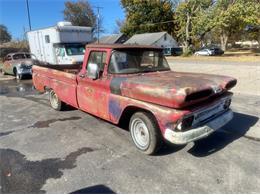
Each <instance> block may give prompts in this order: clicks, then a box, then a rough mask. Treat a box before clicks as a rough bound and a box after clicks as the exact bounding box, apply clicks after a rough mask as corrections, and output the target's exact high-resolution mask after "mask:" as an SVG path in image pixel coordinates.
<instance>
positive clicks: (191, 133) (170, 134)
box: [164, 110, 233, 144]
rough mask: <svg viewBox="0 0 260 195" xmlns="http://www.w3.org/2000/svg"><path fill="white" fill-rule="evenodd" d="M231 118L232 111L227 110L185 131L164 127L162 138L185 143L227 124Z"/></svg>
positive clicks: (174, 142) (205, 135)
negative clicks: (201, 124)
mask: <svg viewBox="0 0 260 195" xmlns="http://www.w3.org/2000/svg"><path fill="white" fill-rule="evenodd" d="M232 118H233V112H232V111H231V110H228V111H227V112H225V113H223V114H221V115H220V116H218V117H216V118H214V119H212V120H211V121H209V122H207V123H206V124H204V125H203V126H200V127H197V128H193V129H190V130H188V131H185V132H177V131H174V130H171V129H166V130H165V133H164V138H165V139H166V140H168V141H169V142H171V143H173V144H187V143H189V142H192V141H196V140H199V139H201V138H204V137H207V136H208V135H210V134H211V133H213V132H214V131H215V130H217V129H219V128H221V127H222V126H224V125H225V124H227V123H228V122H229V121H230V120H231V119H232Z"/></svg>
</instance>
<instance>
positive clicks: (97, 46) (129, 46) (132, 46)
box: [86, 44, 163, 50]
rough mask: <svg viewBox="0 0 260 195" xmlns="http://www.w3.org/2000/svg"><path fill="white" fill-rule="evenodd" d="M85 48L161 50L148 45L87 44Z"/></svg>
mask: <svg viewBox="0 0 260 195" xmlns="http://www.w3.org/2000/svg"><path fill="white" fill-rule="evenodd" d="M86 48H107V49H152V50H162V49H163V48H161V47H157V46H150V45H136V44H131V45H130V44H88V45H86Z"/></svg>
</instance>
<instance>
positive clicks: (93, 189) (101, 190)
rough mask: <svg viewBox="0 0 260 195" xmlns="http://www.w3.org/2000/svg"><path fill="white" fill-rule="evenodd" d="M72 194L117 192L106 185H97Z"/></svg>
mask: <svg viewBox="0 0 260 195" xmlns="http://www.w3.org/2000/svg"><path fill="white" fill-rule="evenodd" d="M70 194H115V192H114V191H113V190H111V189H110V188H109V187H107V186H105V185H96V186H90V187H87V188H83V189H80V190H77V191H74V192H71V193H70Z"/></svg>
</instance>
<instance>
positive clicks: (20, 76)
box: [15, 74, 23, 80]
mask: <svg viewBox="0 0 260 195" xmlns="http://www.w3.org/2000/svg"><path fill="white" fill-rule="evenodd" d="M15 78H16V79H17V80H22V79H23V75H21V74H16V75H15Z"/></svg>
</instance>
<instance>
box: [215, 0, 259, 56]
mask: <svg viewBox="0 0 260 195" xmlns="http://www.w3.org/2000/svg"><path fill="white" fill-rule="evenodd" d="M214 15H215V16H216V18H215V20H214V23H215V24H214V25H215V27H214V31H215V33H216V35H217V36H219V37H220V43H221V48H222V49H223V50H224V51H225V50H226V48H227V43H228V40H229V39H230V38H231V36H233V37H234V36H236V37H238V35H239V34H241V33H242V32H243V31H244V30H245V28H246V27H247V26H248V25H257V24H258V25H259V22H260V21H259V18H260V4H259V2H258V0H218V1H217V3H216V6H215V10H214Z"/></svg>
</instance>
